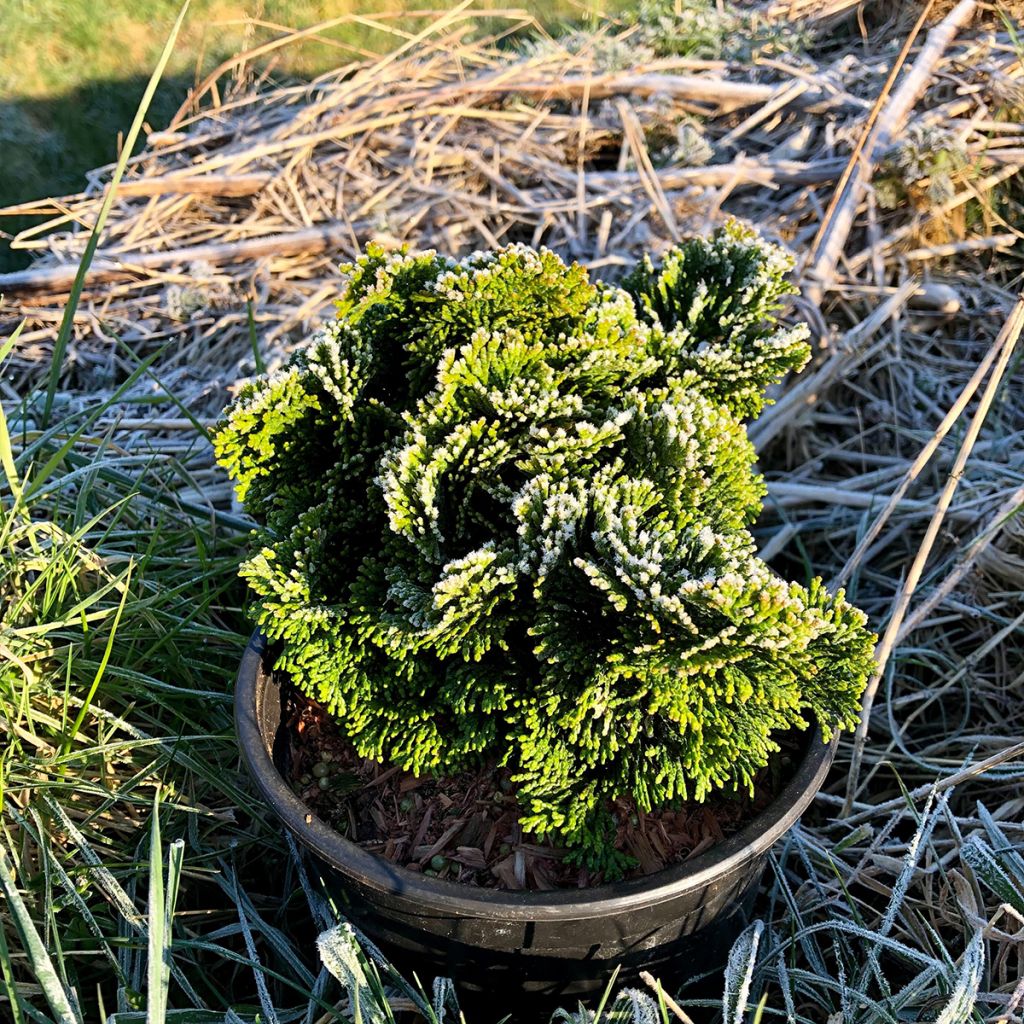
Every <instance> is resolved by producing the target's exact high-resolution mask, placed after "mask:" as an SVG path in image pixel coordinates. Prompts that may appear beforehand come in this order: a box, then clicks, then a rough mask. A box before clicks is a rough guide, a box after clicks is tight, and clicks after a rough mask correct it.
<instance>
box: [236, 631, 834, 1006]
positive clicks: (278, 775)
mask: <svg viewBox="0 0 1024 1024" xmlns="http://www.w3.org/2000/svg"><path fill="white" fill-rule="evenodd" d="M235 725H236V729H237V732H238V741H239V746H240V748H241V751H242V756H243V758H244V760H245V763H246V765H247V767H248V769H249V771H250V772H251V774H252V776H253V779H254V780H255V782H256V785H257V787H258V788H259V790H260V792H261V793H262V795H263V796H264V797H265V798H266V800H267V802H268V804H269V805H270V807H271V808H273V810H274V811H275V812H276V814H277V815H278V817H279V818H280V819H281V821H282V823H283V824H284V826H285V828H287V829H288V831H289V832H291V833H292V834H293V835H294V836H295V837H296V839H298V840H299V841H300V842H301V843H303V844H304V845H305V846H306V847H307V848H308V849H309V850H310V851H311V852H312V853H313V855H314V856H315V857H316V858H317V860H318V861H319V863H320V865H321V867H322V869H323V872H324V878H325V879H326V881H327V884H328V885H330V886H331V887H332V895H333V896H334V897H335V899H336V901H337V902H338V905H339V907H341V908H343V911H344V913H346V914H347V915H348V916H349V918H350V920H351V921H352V922H353V923H354V924H355V925H356V926H357V927H358V928H360V929H362V930H363V931H364V932H365V933H366V934H367V935H368V936H369V937H370V938H372V939H373V940H375V941H376V942H377V943H379V944H380V946H381V947H382V949H383V950H384V952H385V953H387V954H388V955H389V956H390V957H391V958H392V961H393V963H394V964H395V966H396V967H397V968H399V969H400V970H404V971H406V972H411V971H413V970H414V971H415V972H416V974H417V975H418V977H419V978H420V979H421V980H423V981H425V982H426V983H427V984H428V985H429V979H430V978H432V977H433V976H437V975H443V976H447V977H451V978H453V979H454V980H455V983H456V987H457V990H458V992H459V996H460V1001H461V1004H462V1005H463V1007H464V1009H468V1010H473V1009H477V1008H480V1009H482V1010H483V1012H484V1016H477V1017H476V1018H475V1020H478V1021H490V1020H498V1019H499V1018H501V1017H502V1016H503V1015H505V1014H509V1015H511V1018H512V1020H514V1021H515V1022H516V1024H526V1022H531V1024H532V1022H533V1021H538V1020H546V1019H547V1018H546V1016H544V1014H546V1013H550V1012H551V1010H552V1009H554V1008H555V1007H557V1006H559V1005H565V1006H567V1008H568V1007H571V1006H572V1007H574V1006H575V1001H576V1000H577V999H582V1000H584V1001H586V1000H587V999H591V998H594V997H595V996H597V995H599V993H600V992H601V991H603V989H604V987H605V986H606V984H607V982H608V979H609V978H610V976H611V975H612V973H613V972H614V971H615V969H616V968H618V969H619V971H620V973H619V977H618V981H619V983H627V982H629V981H630V980H631V978H635V976H636V974H637V973H638V972H639V971H641V970H647V971H650V972H651V973H652V974H653V975H654V976H655V977H658V978H660V979H661V980H662V981H663V982H664V983H665V984H666V986H669V985H675V984H678V983H680V982H682V981H685V980H688V979H691V978H694V977H697V976H699V975H702V974H704V973H705V972H711V971H717V970H719V969H720V968H721V967H722V966H723V965H724V963H725V960H726V957H727V955H728V952H729V949H730V948H731V946H732V943H733V942H734V940H735V939H736V938H737V937H738V935H739V934H740V932H741V931H742V930H743V928H744V927H745V926H746V924H747V923H748V920H749V916H750V912H751V909H752V904H753V901H754V897H755V895H756V891H757V888H758V885H759V883H760V880H761V877H762V874H763V872H764V868H765V864H766V860H767V856H768V851H769V850H770V849H771V847H772V846H773V844H774V843H775V842H777V841H778V840H779V839H780V838H781V837H782V836H783V835H784V834H785V833H786V832H787V831H788V830H789V829H790V827H791V826H792V825H793V824H794V823H795V822H796V820H797V819H798V818H799V817H800V815H801V813H802V812H803V811H804V810H805V809H806V808H807V806H808V804H810V802H811V800H813V798H814V795H815V793H817V791H818V789H819V787H820V786H821V784H822V782H823V781H824V778H825V775H826V774H827V772H828V769H829V766H830V765H831V763H832V759H833V757H834V756H835V749H836V742H837V741H836V740H835V739H833V741H832V742H831V743H828V744H826V743H825V742H824V740H823V739H822V737H821V734H820V732H817V731H815V733H809V734H808V735H807V736H806V745H805V746H804V748H803V751H802V755H801V757H800V759H799V761H798V762H797V764H796V767H795V771H794V774H793V777H792V778H791V779H790V780H789V781H788V782H787V783H786V784H785V785H784V786H783V788H782V790H781V792H780V793H779V794H778V796H777V797H776V798H775V800H773V801H772V803H771V804H769V806H768V807H766V808H765V809H764V810H763V811H762V812H760V813H759V814H758V815H757V816H756V817H754V818H753V819H752V820H751V821H750V822H749V824H747V825H746V826H745V827H744V828H742V829H741V830H740V831H738V832H736V833H735V834H733V835H731V836H729V837H727V838H726V839H724V840H723V841H722V842H720V843H718V844H717V845H715V846H714V847H712V848H711V849H709V850H707V851H706V852H704V853H701V854H698V855H697V856H695V857H692V858H690V859H689V860H687V861H685V862H683V863H680V864H675V865H672V866H671V867H667V868H665V869H663V870H661V871H659V872H656V873H654V874H650V875H647V876H644V877H642V878H631V879H627V880H624V881H621V882H614V883H609V884H606V885H600V886H596V887H594V888H591V889H573V890H566V889H562V890H557V891H554V892H510V891H502V890H495V889H482V888H476V887H473V886H468V885H461V884H459V883H456V882H449V881H444V880H442V879H438V878H432V877H428V876H424V875H421V874H417V873H414V872H412V871H408V870H406V869H405V868H402V867H400V866H398V865H395V864H392V863H390V862H388V861H386V860H384V859H383V858H382V857H378V856H376V855H375V854H372V853H369V852H368V851H366V850H364V849H362V848H361V847H360V846H358V845H356V844H355V843H353V842H351V841H350V840H348V839H346V838H345V837H344V836H342V835H341V834H340V833H339V832H337V831H336V830H335V829H333V828H331V827H330V826H329V825H327V824H326V823H325V822H323V821H321V820H320V819H318V818H317V817H316V815H315V814H313V813H312V811H311V810H310V808H309V807H307V805H306V804H304V803H303V802H302V801H301V800H300V799H299V798H298V797H297V796H296V795H295V794H294V793H293V792H292V790H291V788H290V787H289V785H288V783H287V782H286V781H285V779H284V777H283V774H282V769H283V764H282V761H281V759H282V757H283V756H284V752H285V750H286V747H287V744H286V743H284V742H283V740H284V739H285V736H284V730H283V729H282V703H281V686H280V682H279V681H278V680H276V679H275V677H274V674H273V673H272V671H271V666H270V664H269V662H268V658H267V649H266V644H265V641H264V640H263V638H262V637H261V636H260V635H259V634H254V635H253V637H252V639H251V640H250V641H249V645H248V647H247V648H246V651H245V654H244V655H243V657H242V663H241V667H240V669H239V672H238V680H237V684H236V689H235ZM407 976H408V975H407ZM471 1019H472V1018H471Z"/></svg>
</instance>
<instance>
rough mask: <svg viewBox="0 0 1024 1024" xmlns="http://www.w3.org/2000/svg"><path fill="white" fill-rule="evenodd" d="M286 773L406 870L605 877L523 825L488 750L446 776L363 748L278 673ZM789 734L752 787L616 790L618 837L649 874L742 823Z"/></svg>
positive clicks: (570, 883) (763, 803) (488, 877)
mask: <svg viewBox="0 0 1024 1024" xmlns="http://www.w3.org/2000/svg"><path fill="white" fill-rule="evenodd" d="M283 692H284V693H285V695H286V696H285V727H286V729H287V735H288V741H289V757H288V766H287V774H288V782H289V783H290V784H291V786H292V788H293V790H294V791H295V793H296V794H297V795H298V796H299V798H300V799H301V800H303V801H304V802H305V803H306V804H307V805H308V806H309V808H310V809H311V810H312V811H313V812H314V813H315V814H316V815H317V816H318V817H319V818H320V819H321V820H323V821H325V822H327V823H328V824H329V825H331V826H332V827H333V828H335V829H337V830H338V831H339V832H341V833H342V835H344V836H346V837H347V838H349V839H351V840H353V841H354V842H356V843H358V844H359V845H360V846H361V847H363V849H365V850H367V851H370V852H372V853H376V854H378V855H380V856H382V857H384V858H385V859H387V860H389V861H391V862H392V863H395V864H400V865H402V866H403V867H405V868H407V869H408V870H410V871H422V872H424V873H425V874H429V875H436V876H438V877H441V878H446V879H449V880H451V881H457V882H461V883H465V884H467V885H475V886H484V887H488V888H498V889H533V890H545V889H547V890H550V889H563V888H586V887H588V886H593V885H598V884H600V883H601V882H602V881H603V878H602V876H601V874H600V873H599V872H593V871H590V870H588V869H587V868H585V867H580V866H579V865H577V864H573V863H571V862H569V861H567V859H566V856H565V851H564V850H562V849H559V848H558V847H557V846H555V845H554V844H552V843H551V842H550V841H548V840H538V839H537V838H536V837H535V836H530V835H524V834H523V831H522V829H521V828H520V825H519V816H520V807H519V803H518V801H517V800H516V794H515V787H514V785H513V783H512V782H511V780H510V778H509V774H510V773H509V771H508V770H507V769H503V768H500V767H498V766H497V765H496V764H495V763H494V762H491V763H490V764H484V765H482V766H481V767H480V769H479V770H477V771H475V772H463V773H460V774H458V775H449V776H446V777H444V778H443V779H435V778H432V777H430V776H419V777H417V776H415V775H412V774H411V773H410V772H404V771H402V770H401V769H400V768H397V767H387V766H385V765H382V764H380V763H378V762H376V761H371V760H367V759H365V758H360V757H359V756H358V755H357V754H356V752H355V751H354V750H353V749H352V746H351V745H350V744H349V743H348V741H347V740H346V739H345V737H344V736H343V735H342V734H341V732H340V730H339V728H338V726H337V724H336V723H335V722H334V721H333V720H332V719H331V717H330V716H329V715H328V714H327V713H326V712H325V711H324V709H323V708H322V707H321V706H320V705H319V704H317V703H316V702H315V701H312V700H310V699H309V698H308V697H306V696H305V695H304V694H301V693H299V692H298V691H297V690H296V689H295V688H294V687H292V686H289V685H287V684H286V686H285V688H284V691H283ZM794 753H795V744H794V745H793V746H792V747H791V748H790V749H787V745H786V744H785V743H784V744H783V751H782V752H781V753H780V754H778V755H777V756H776V758H775V759H774V761H773V763H772V764H771V765H769V767H768V768H766V769H765V770H764V771H763V772H761V774H760V775H759V776H758V778H757V780H756V785H755V792H754V795H753V797H751V796H749V795H748V794H745V793H744V794H738V795H737V794H731V793H717V794H713V795H712V796H710V797H709V798H708V799H707V800H705V801H704V802H703V803H697V802H695V801H684V802H683V803H682V804H681V805H680V806H679V807H677V808H674V809H667V810H657V811H651V812H646V813H645V812H644V811H641V810H639V809H638V808H637V807H636V804H635V803H634V802H633V801H632V800H631V799H629V798H620V799H617V800H615V801H614V804H613V806H612V808H611V810H612V812H613V814H614V815H615V818H616V820H617V822H618V836H617V840H616V848H617V849H619V850H621V851H623V852H624V853H627V854H629V855H630V856H631V857H632V858H633V859H634V860H635V861H636V867H635V868H633V869H632V870H631V871H630V872H628V876H629V877H633V876H642V875H648V874H651V873H652V872H655V871H658V870H660V869H661V868H664V867H666V866H668V865H669V864H673V863H678V862H680V861H684V860H687V859H688V858H690V857H693V856H695V855H696V854H699V853H702V852H703V851H705V850H707V849H708V848H710V847H711V846H714V845H715V844H716V843H718V842H720V841H721V840H722V839H724V838H725V837H726V836H728V835H730V834H732V833H734V832H736V831H738V830H739V829H740V828H742V827H743V825H745V824H746V823H747V822H748V821H749V820H750V819H751V818H752V817H754V816H755V815H756V814H758V813H759V812H760V811H762V810H763V809H764V808H765V807H767V806H768V804H769V803H770V802H771V801H772V799H773V798H774V796H775V795H776V793H777V792H778V791H779V789H780V788H781V786H782V784H783V783H784V781H785V779H786V777H787V775H788V773H789V772H790V771H791V769H792V764H793V756H794Z"/></svg>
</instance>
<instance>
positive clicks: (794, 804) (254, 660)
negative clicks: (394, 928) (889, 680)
mask: <svg viewBox="0 0 1024 1024" xmlns="http://www.w3.org/2000/svg"><path fill="white" fill-rule="evenodd" d="M267 646H268V645H267V641H266V639H265V638H264V636H263V635H262V634H261V633H260V632H259V631H258V630H257V631H256V632H254V633H253V634H252V636H251V637H250V639H249V643H248V645H247V646H246V649H245V652H244V654H243V655H242V661H241V664H240V666H239V670H238V676H237V680H236V683H235V698H234V711H235V730H236V734H237V737H238V745H239V748H240V749H241V752H242V758H243V760H244V762H245V764H246V767H247V768H248V770H249V773H250V774H251V775H252V777H253V780H254V781H255V783H256V786H257V788H258V789H259V791H260V793H261V794H262V795H263V797H264V798H265V799H266V800H267V803H268V804H269V805H270V807H271V809H272V810H273V811H274V812H275V813H276V814H277V816H278V817H279V818H280V819H281V821H282V823H283V824H284V826H285V827H286V828H287V829H288V830H289V831H290V832H291V833H292V834H293V835H294V836H295V837H296V838H297V839H298V840H299V841H300V842H301V843H303V844H304V845H305V846H306V847H308V848H309V849H310V850H311V851H312V852H313V853H314V854H315V855H316V856H318V857H319V858H321V859H322V860H324V861H326V862H327V863H328V864H329V865H330V866H331V867H332V868H334V869H335V870H337V871H339V872H341V873H342V874H343V875H345V876H347V877H348V878H350V879H352V880H353V881H355V882H356V883H358V884H359V885H361V886H363V887H365V888H368V889H371V890H376V891H378V892H384V893H390V894H393V895H399V896H401V897H402V898H404V899H408V900H412V901H415V902H416V903H419V904H421V905H422V906H423V907H424V908H425V909H430V910H434V911H440V912H443V913H445V914H448V915H451V914H453V913H456V914H463V915H467V916H473V917H478V916H485V917H492V918H493V917H503V918H506V919H508V920H530V919H532V920H540V919H543V920H547V921H549V920H558V919H564V920H575V919H579V918H588V917H604V916H607V915H609V914H612V913H622V912H626V911H631V910H639V909H644V908H646V907H650V906H653V905H655V904H658V903H662V902H664V901H665V900H669V899H673V898H675V897H677V896H679V895H680V894H682V893H684V892H687V891H691V890H693V889H699V888H702V887H704V886H707V885H709V884H712V883H714V882H715V880H716V879H719V878H722V877H724V876H726V875H728V874H730V873H731V872H733V871H734V870H736V869H738V868H739V867H740V866H741V865H743V864H745V863H747V862H748V861H750V860H753V859H754V858H757V857H760V856H763V855H764V854H766V853H767V852H768V850H769V849H770V848H771V847H772V846H773V845H774V844H775V843H776V842H777V841H778V840H779V839H781V838H782V836H783V835H785V833H786V832H788V831H789V829H790V828H791V827H792V826H793V825H794V824H795V823H796V821H797V819H798V818H799V817H800V815H801V814H802V813H803V812H804V811H805V810H806V809H807V807H808V805H809V804H810V803H811V801H812V800H813V799H814V796H815V794H816V793H817V792H818V790H819V788H820V787H821V784H822V783H823V782H824V780H825V776H826V775H827V773H828V770H829V768H830V766H831V764H832V759H833V758H834V757H835V752H836V747H837V746H838V743H839V737H838V734H836V733H833V735H832V739H831V740H830V742H828V743H826V742H825V741H824V738H823V737H822V733H821V729H820V727H819V728H816V729H815V735H814V736H813V737H812V738H811V740H810V742H809V744H808V748H807V751H806V753H805V754H804V756H803V758H802V760H801V761H800V762H799V764H798V765H797V767H796V771H795V772H794V774H793V777H792V778H791V779H790V780H789V782H787V783H786V785H785V786H783V788H782V790H781V792H780V793H779V794H778V795H777V796H776V797H775V799H774V800H773V801H772V802H771V803H770V804H769V805H768V806H767V807H766V808H765V809H764V810H763V811H761V812H760V813H759V814H757V815H756V816H755V817H754V818H753V819H751V821H750V822H748V823H747V824H746V825H745V826H744V827H743V828H742V829H740V830H739V831H738V832H735V833H733V834H732V835H731V836H727V837H726V838H725V839H724V840H722V842H720V843H716V844H715V845H714V846H713V847H711V848H710V849H708V850H706V851H704V852H703V853H700V854H698V855H697V856H696V857H692V858H691V859H689V860H686V861H683V862H682V863H679V864H672V865H670V866H668V867H665V868H662V869H661V870H660V871H656V872H654V873H653V874H650V875H644V876H641V877H639V878H629V879H625V880H623V881H619V882H608V883H605V884H603V885H599V886H594V887H592V888H589V889H558V890H553V891H532V890H531V891H524V892H519V891H509V890H505V889H484V888H480V889H477V888H474V887H472V886H469V885H463V884H460V883H458V882H449V881H446V880H444V879H440V878H431V877H429V876H426V875H421V874H417V873H416V872H413V871H408V870H406V869H405V868H403V867H399V866H398V865H396V864H392V863H391V862H390V861H387V860H385V859H384V858H383V857H379V856H378V855H377V854H375V853H370V852H369V851H367V850H364V849H363V848H362V847H361V846H359V845H358V844H356V843H354V842H352V841H351V840H349V839H346V838H345V837H344V836H343V835H341V833H340V832H338V831H336V830H335V829H333V828H332V827H331V826H329V825H328V824H327V823H326V822H324V821H322V820H321V819H320V818H318V817H317V816H316V815H315V814H314V813H313V812H312V809H311V808H310V807H309V806H308V805H307V804H305V803H303V802H302V801H301V800H300V799H299V798H298V797H297V796H296V795H295V793H294V792H292V789H291V787H290V786H289V785H288V784H287V783H286V782H285V780H284V778H283V777H282V776H281V773H280V772H279V771H278V768H277V766H276V765H275V764H274V761H273V757H272V754H271V751H272V748H273V742H274V737H273V736H265V735H264V734H263V730H262V728H261V723H262V721H263V715H262V714H261V713H260V712H261V709H262V707H263V705H264V702H265V700H266V699H267V689H268V687H269V686H270V685H272V678H271V674H270V673H269V672H268V671H267V670H266V668H265V665H264V655H265V654H266V651H267ZM307 818H309V819H310V820H308V821H307Z"/></svg>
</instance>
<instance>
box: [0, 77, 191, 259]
mask: <svg viewBox="0 0 1024 1024" xmlns="http://www.w3.org/2000/svg"><path fill="white" fill-rule="evenodd" d="M147 81H148V78H147V77H146V76H143V75H138V76H133V77H130V78H125V79H120V80H113V81H98V82H90V83H88V84H85V85H81V86H79V87H77V88H75V89H72V90H70V91H69V92H65V93H61V94H60V95H57V96H52V97H47V98H45V99H35V98H11V99H5V100H3V101H0V208H2V207H7V206H13V205H15V204H18V203H25V202H29V201H30V200H33V199H41V198H45V197H48V196H61V195H67V194H69V193H73V192H79V191H81V190H82V189H83V188H84V187H85V185H86V174H87V173H88V172H89V171H91V170H92V169H93V168H95V167H101V166H103V165H104V164H108V163H112V162H113V161H115V160H116V159H117V157H118V152H119V150H118V147H119V144H120V140H121V138H123V136H124V134H125V133H126V132H127V131H128V128H129V127H130V126H131V123H132V119H133V118H134V117H135V112H136V110H137V109H138V105H139V100H140V99H141V98H142V94H143V92H144V91H145V88H146V83H147ZM193 85H194V79H193V78H192V76H190V75H189V76H186V75H179V76H174V77H169V78H167V79H165V80H164V81H162V82H161V83H160V85H159V87H158V89H157V93H156V95H155V96H154V98H153V102H152V104H151V106H150V108H149V116H148V117H147V118H146V123H147V125H148V126H149V128H150V129H159V128H165V127H166V126H167V124H168V123H169V121H170V119H171V118H172V117H173V116H174V114H175V112H176V111H177V109H178V107H179V106H181V104H182V102H183V101H184V100H185V98H186V97H187V96H188V91H189V89H190V88H191V87H192V86H193ZM145 135H146V133H145V132H144V133H143V136H142V139H141V140H140V144H139V148H140V149H141V148H142V147H143V146H144V145H145ZM44 219H45V218H42V217H26V216H17V217H0V232H3V234H2V235H0V273H2V272H5V271H10V270H19V269H21V268H22V267H25V266H27V265H28V263H29V261H30V253H29V252H27V251H25V250H13V249H11V246H10V240H11V237H12V236H13V235H15V234H17V232H19V231H22V230H24V229H25V228H26V227H29V226H31V225H32V224H38V223H41V222H42V221H43V220H44Z"/></svg>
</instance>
